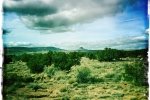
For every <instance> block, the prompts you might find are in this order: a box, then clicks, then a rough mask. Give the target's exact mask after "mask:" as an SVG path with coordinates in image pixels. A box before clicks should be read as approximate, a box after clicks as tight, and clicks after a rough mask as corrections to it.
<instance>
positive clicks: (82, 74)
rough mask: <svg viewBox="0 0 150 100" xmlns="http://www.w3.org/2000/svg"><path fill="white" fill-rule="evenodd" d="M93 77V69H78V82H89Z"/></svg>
mask: <svg viewBox="0 0 150 100" xmlns="http://www.w3.org/2000/svg"><path fill="white" fill-rule="evenodd" d="M90 78H91V70H90V69H89V68H86V67H83V68H81V69H79V70H78V74H77V82H78V83H87V82H89V79H90Z"/></svg>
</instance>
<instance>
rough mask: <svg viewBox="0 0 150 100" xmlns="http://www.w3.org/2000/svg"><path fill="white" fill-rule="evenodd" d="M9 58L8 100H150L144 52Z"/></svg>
mask: <svg viewBox="0 0 150 100" xmlns="http://www.w3.org/2000/svg"><path fill="white" fill-rule="evenodd" d="M6 57H7V59H6ZM6 57H5V64H4V65H5V66H4V75H3V76H4V89H3V96H4V99H6V100H24V99H25V100H26V99H27V100H28V99H32V100H33V99H35V100H37V99H41V100H114V99H115V100H147V94H148V84H147V70H148V69H147V62H146V60H145V58H146V56H145V53H143V51H140V52H139V51H138V53H131V51H128V52H125V51H118V50H114V49H109V48H107V49H105V50H103V51H95V52H66V53H64V52H48V53H44V54H39V53H38V54H23V55H19V56H14V55H7V56H6Z"/></svg>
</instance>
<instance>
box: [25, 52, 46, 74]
mask: <svg viewBox="0 0 150 100" xmlns="http://www.w3.org/2000/svg"><path fill="white" fill-rule="evenodd" d="M27 66H28V68H29V69H30V72H31V73H40V72H43V70H44V66H45V61H44V59H43V55H42V54H35V55H32V57H31V58H30V60H29V61H28V62H27Z"/></svg>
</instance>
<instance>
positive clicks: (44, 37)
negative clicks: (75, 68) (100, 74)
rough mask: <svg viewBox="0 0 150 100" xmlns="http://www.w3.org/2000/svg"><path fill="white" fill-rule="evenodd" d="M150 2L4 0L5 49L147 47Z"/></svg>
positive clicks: (129, 0)
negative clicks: (149, 6) (11, 47)
mask: <svg viewBox="0 0 150 100" xmlns="http://www.w3.org/2000/svg"><path fill="white" fill-rule="evenodd" d="M147 2H148V0H4V3H3V9H4V21H3V29H5V30H4V32H3V33H5V34H4V35H3V40H4V45H5V46H29V47H32V46H36V47H37V46H55V47H59V48H62V49H78V48H79V47H84V48H87V49H103V48H105V47H110V48H117V49H141V48H146V47H147V41H148V35H147V29H148V14H147Z"/></svg>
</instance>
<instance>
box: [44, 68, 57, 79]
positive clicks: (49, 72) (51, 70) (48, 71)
mask: <svg viewBox="0 0 150 100" xmlns="http://www.w3.org/2000/svg"><path fill="white" fill-rule="evenodd" d="M55 71H56V69H55V68H54V67H45V73H46V74H47V76H48V77H52V76H53V75H54V74H55Z"/></svg>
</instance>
